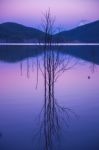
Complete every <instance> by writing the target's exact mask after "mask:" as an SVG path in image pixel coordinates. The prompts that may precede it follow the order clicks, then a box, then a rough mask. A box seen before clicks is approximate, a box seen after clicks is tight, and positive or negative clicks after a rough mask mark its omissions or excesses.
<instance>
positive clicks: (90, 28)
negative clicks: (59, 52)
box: [54, 21, 99, 42]
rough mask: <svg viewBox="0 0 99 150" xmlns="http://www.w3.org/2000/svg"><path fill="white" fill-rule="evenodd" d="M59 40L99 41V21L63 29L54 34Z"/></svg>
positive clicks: (55, 39)
mask: <svg viewBox="0 0 99 150" xmlns="http://www.w3.org/2000/svg"><path fill="white" fill-rule="evenodd" d="M54 41H58V42H99V21H96V22H92V23H89V24H86V25H83V26H79V27H77V28H75V29H72V30H69V31H63V32H60V33H58V34H56V35H55V36H54Z"/></svg>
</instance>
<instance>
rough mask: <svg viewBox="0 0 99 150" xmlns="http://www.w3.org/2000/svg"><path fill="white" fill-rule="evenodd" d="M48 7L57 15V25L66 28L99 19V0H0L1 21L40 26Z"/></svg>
mask: <svg viewBox="0 0 99 150" xmlns="http://www.w3.org/2000/svg"><path fill="white" fill-rule="evenodd" d="M48 8H50V9H51V12H52V14H53V15H54V16H55V17H56V26H57V27H58V26H60V25H61V27H63V28H64V29H68V28H72V27H75V26H77V25H79V24H80V22H81V21H83V22H84V23H87V22H92V21H95V20H99V0H0V23H2V22H8V21H9V22H17V23H21V24H24V25H26V26H33V27H36V28H39V27H40V24H41V17H42V12H45V11H46V10H47V9H48Z"/></svg>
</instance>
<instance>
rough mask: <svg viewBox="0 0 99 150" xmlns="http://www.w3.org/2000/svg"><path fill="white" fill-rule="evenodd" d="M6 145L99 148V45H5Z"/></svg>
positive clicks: (11, 148)
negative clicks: (44, 46)
mask: <svg viewBox="0 0 99 150" xmlns="http://www.w3.org/2000/svg"><path fill="white" fill-rule="evenodd" d="M0 150H99V46H98V45H92V46H90V45H89V46H88V45H87V46H86V45H83V46H81V45H79V46H73V45H71V46H58V47H56V46H52V47H48V46H47V47H46V48H43V45H42V46H37V45H36V46H35V45H25V46H24V45H21V46H19V45H17V46H16V45H12V46H10V45H4V46H3V45H1V46H0Z"/></svg>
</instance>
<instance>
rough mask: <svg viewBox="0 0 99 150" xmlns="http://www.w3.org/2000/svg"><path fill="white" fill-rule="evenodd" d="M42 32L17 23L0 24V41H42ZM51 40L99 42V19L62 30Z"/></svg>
mask: <svg viewBox="0 0 99 150" xmlns="http://www.w3.org/2000/svg"><path fill="white" fill-rule="evenodd" d="M44 35H45V34H44V32H42V31H40V30H38V29H34V28H31V27H26V26H23V25H20V24H17V23H10V22H8V23H3V24H0V42H43V41H44ZM53 42H99V21H96V22H93V23H89V24H86V25H83V26H79V27H77V28H75V29H72V30H69V31H63V32H60V33H57V34H55V35H54V36H53Z"/></svg>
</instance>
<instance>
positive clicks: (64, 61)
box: [20, 47, 79, 150]
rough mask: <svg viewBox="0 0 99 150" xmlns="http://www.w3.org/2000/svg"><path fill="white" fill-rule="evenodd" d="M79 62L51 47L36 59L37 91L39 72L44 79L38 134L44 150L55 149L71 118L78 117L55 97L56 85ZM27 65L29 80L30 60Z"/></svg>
mask: <svg viewBox="0 0 99 150" xmlns="http://www.w3.org/2000/svg"><path fill="white" fill-rule="evenodd" d="M78 62H79V61H78V60H76V59H74V58H73V57H71V56H70V55H62V54H61V53H60V52H59V51H54V49H53V48H51V47H47V48H45V49H44V51H43V55H42V59H41V58H40V59H39V58H38V57H37V58H36V63H35V65H36V70H37V71H36V72H37V81H36V89H37V86H38V79H39V70H40V71H41V73H42V75H43V79H44V102H43V103H44V104H43V108H42V110H41V113H40V115H39V116H40V120H41V122H39V124H40V127H39V133H38V134H40V136H41V145H42V149H43V150H51V149H53V146H54V143H55V142H57V141H58V138H59V136H60V133H61V131H62V128H63V126H64V127H68V126H69V123H70V119H71V117H72V116H73V117H77V115H76V113H75V112H73V110H72V109H70V108H68V107H65V106H61V105H60V104H59V103H58V99H57V98H56V95H55V83H56V82H57V80H58V78H59V77H60V76H61V75H62V74H63V73H64V72H65V71H68V70H70V69H72V68H73V67H75V66H76V65H77V64H78ZM26 64H27V78H29V74H30V63H29V59H27V62H26ZM22 66H23V64H22V62H21V63H20V71H21V75H22V70H23V69H22ZM32 67H33V61H32ZM63 124H64V125H63ZM37 137H39V135H37ZM38 142H39V141H38ZM42 143H43V144H42ZM40 149H41V148H40Z"/></svg>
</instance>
